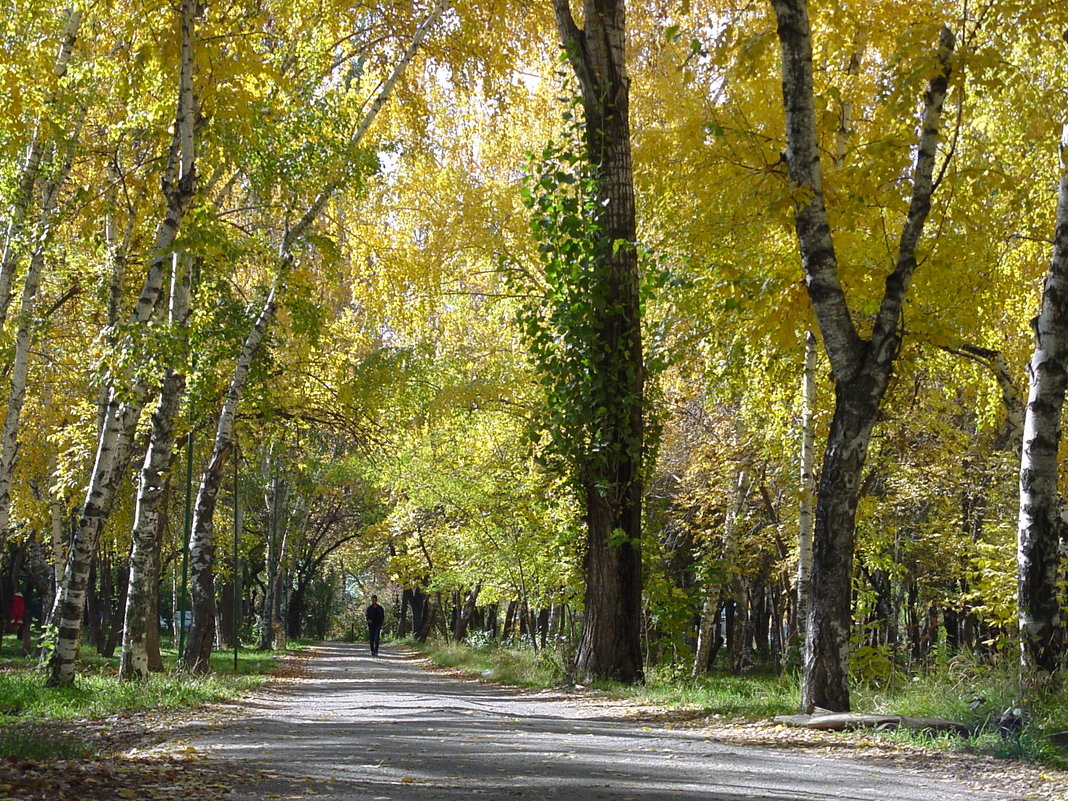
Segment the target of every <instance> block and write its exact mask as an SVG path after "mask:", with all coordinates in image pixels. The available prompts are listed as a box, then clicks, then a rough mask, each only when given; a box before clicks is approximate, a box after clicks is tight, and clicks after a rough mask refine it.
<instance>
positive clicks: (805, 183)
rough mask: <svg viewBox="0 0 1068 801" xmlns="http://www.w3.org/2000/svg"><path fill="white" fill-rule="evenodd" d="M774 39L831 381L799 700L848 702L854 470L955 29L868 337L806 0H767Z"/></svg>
mask: <svg viewBox="0 0 1068 801" xmlns="http://www.w3.org/2000/svg"><path fill="white" fill-rule="evenodd" d="M772 5H773V7H774V10H775V16H776V19H777V22H778V37H779V42H780V45H781V48H782V71H783V82H782V86H783V106H784V109H785V112H786V142H787V148H786V162H787V166H788V170H789V177H790V180H791V182H792V183H793V184H794V186H795V191H796V194H797V198H798V199H797V200H796V201H795V204H794V221H795V228H796V231H797V238H798V242H799V244H800V250H801V261H802V265H803V267H804V273H805V283H806V287H807V290H808V296H809V300H810V302H811V303H812V307H813V310H814V312H815V315H816V319H817V322H818V324H819V330H820V334H821V336H822V339H823V345H824V349H825V350H826V352H827V356H828V358H829V360H830V364H831V372H832V375H833V378H834V383H835V405H834V416H833V418H832V420H831V427H830V432H829V434H828V438H827V444H826V449H825V451H824V458H823V469H822V472H821V476H820V482H819V489H818V492H817V500H816V525H815V530H814V532H813V555H812V594H811V599H810V604H809V610H808V618H807V621H806V630H807V636H806V640H805V655H804V678H803V683H802V698H801V704H802V708H803V709H804V710H806V711H811V709H812V708H813V707H816V706H819V707H823V708H825V709H830V710H833V711H838V712H840V711H847V710H848V709H849V705H850V702H849V678H848V666H849V634H850V628H851V625H852V598H851V586H852V572H853V550H854V542H855V535H856V512H857V502H858V500H859V495H860V479H861V473H862V471H863V469H864V464H865V461H866V459H867V453H868V445H869V442H870V438H871V432H872V428H873V427H874V425H875V421H876V419H877V417H878V414H879V409H880V408H881V406H882V402H883V397H884V395H885V393H886V389H887V386H888V385H889V380H890V373H891V370H892V368H893V364H894V360H895V359H896V357H897V354H898V350H899V348H900V341H901V334H900V321H901V315H902V308H903V304H904V301H905V296H906V294H907V292H908V288H909V284H910V282H911V280H912V275H913V272H914V271H915V269H916V264H917V247H918V245H919V242H920V237H921V235H922V233H923V228H924V225H925V223H926V221H927V216H928V214H929V212H930V209H931V198H932V194H933V191H934V168H935V161H936V156H937V149H938V147H937V146H938V139H939V125H940V122H941V115H942V106H943V103H944V101H945V98H946V94H947V92H948V87H949V78H950V75H951V72H952V66H951V55H952V51H953V47H954V38H953V34H952V33H951V32H950V31H949V29H948V28H943V29H942V33H941V37H940V41H939V45H938V51H937V59H936V64H937V71H936V73H935V74H934V75H933V76H932V77H931V79H930V82H929V83H928V85H927V90H926V93H925V95H924V98H923V113H922V119H921V123H920V133H919V140H918V142H917V145H916V159H915V163H914V166H913V172H912V196H911V199H910V202H909V208H908V212H907V214H906V217H905V221H904V224H903V226H902V231H901V237H900V240H899V243H898V250H897V256H896V263H895V265H894V269H893V270H892V272H891V273H890V274H889V275H888V276H887V278H886V289H885V292H884V294H883V297H882V300H881V302H880V305H879V310H878V312H877V314H876V317H875V321H874V325H873V328H872V332H871V335H870V337H868V338H867V339H865V338H864V337H863V336H862V335H861V333H860V332H859V331H858V330H857V328H856V326H855V325H854V323H853V318H852V315H851V313H850V309H849V305H848V303H847V300H846V297H845V293H844V291H843V290H842V284H841V280H840V277H839V271H838V259H837V254H836V252H835V248H834V242H833V240H832V236H831V226H830V222H829V220H828V215H827V206H826V200H825V196H824V192H823V177H822V171H821V166H820V153H819V144H818V137H817V131H816V104H815V96H814V91H813V66H812V33H811V29H810V25H809V17H808V7H807V2H806V1H805V0H772Z"/></svg>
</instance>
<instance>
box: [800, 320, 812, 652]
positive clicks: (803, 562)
mask: <svg viewBox="0 0 1068 801" xmlns="http://www.w3.org/2000/svg"><path fill="white" fill-rule="evenodd" d="M801 397H802V400H801V497H800V503H799V507H800V508H799V509H798V537H797V633H798V637H799V639H800V640H802V641H803V640H804V638H805V622H806V619H807V616H808V604H809V596H810V595H811V592H812V530H813V525H812V524H813V520H814V518H815V511H816V508H815V507H816V431H815V424H814V422H813V419H812V415H813V410H814V409H815V407H816V336H815V334H813V333H812V332H811V331H809V332H808V336H806V337H805V368H804V378H803V387H802V393H801Z"/></svg>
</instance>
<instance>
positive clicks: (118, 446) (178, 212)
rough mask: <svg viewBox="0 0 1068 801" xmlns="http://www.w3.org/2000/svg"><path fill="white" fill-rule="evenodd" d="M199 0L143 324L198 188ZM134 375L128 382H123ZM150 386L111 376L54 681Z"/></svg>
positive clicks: (49, 656) (186, 6)
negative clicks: (196, 53)
mask: <svg viewBox="0 0 1068 801" xmlns="http://www.w3.org/2000/svg"><path fill="white" fill-rule="evenodd" d="M195 14H196V3H195V0H183V3H182V8H181V38H182V42H181V49H180V53H181V55H180V64H179V78H178V102H177V115H176V120H175V125H174V132H173V136H172V142H171V150H170V158H169V160H168V165H167V169H166V171H165V173H164V177H163V196H164V199H165V201H166V210H165V212H164V216H163V219H162V220H161V221H160V224H159V225H158V226H157V229H156V238H155V243H154V247H153V249H152V251H151V252H150V257H149V259H148V263H147V265H146V270H145V280H144V285H143V286H142V289H141V293H140V295H139V296H138V299H137V302H136V304H135V305H134V308H133V311H132V313H131V316H130V323H131V325H132V327H133V328H141V327H143V326H145V325H146V324H147V323H148V322H149V321H150V320H152V319H153V318H155V317H156V316H157V314H158V311H159V308H160V306H161V305H162V299H163V296H164V294H165V292H164V287H165V284H166V279H167V276H168V275H169V272H170V271H169V269H168V268H169V266H170V264H171V257H172V253H173V245H174V240H175V237H176V236H177V234H178V230H179V228H180V226H181V222H182V219H183V218H184V216H185V214H186V212H187V211H188V209H189V207H190V205H191V203H192V201H193V197H194V195H195V192H196V170H195V157H196V152H195V148H194V145H195V132H196V97H195V94H194V91H193V37H194V19H195ZM125 381H128V382H129V383H128V385H127V386H123V382H125ZM151 392H152V385H151V384H149V383H148V382H146V381H144V380H140V379H133V378H129V377H128V376H124V375H117V376H112V378H111V382H110V385H109V392H108V405H107V409H106V411H105V414H104V420H103V423H102V425H101V429H100V436H99V440H98V443H97V451H96V458H95V461H94V464H93V470H92V473H91V474H90V477H89V484H88V487H87V488H86V495H85V502H84V504H83V506H82V510H81V513H80V515H79V518H78V524H77V527H76V529H75V530H74V532H73V534H72V537H71V542H70V547H69V549H68V551H67V560H66V564H65V566H64V570H63V580H62V582H61V583H60V587H59V591H58V592H57V594H56V600H55V605H54V606H53V610H52V626H53V631H52V632H51V633H50V634H49V639H50V640H51V644H52V646H53V647H52V648H51V649H46V651H45V661H46V671H47V674H48V682H49V683H50V684H52V685H63V684H70V683H71V682H73V680H74V660H75V658H76V656H77V649H78V641H79V637H80V635H81V626H82V617H83V610H84V607H85V595H86V587H87V584H88V580H89V570H90V566H91V563H92V559H93V554H94V553H95V551H96V545H97V541H98V539H99V537H100V532H101V530H102V529H103V526H104V523H105V522H106V520H107V518H108V515H109V514H110V513H111V507H112V504H113V502H114V499H115V493H116V492H117V490H118V486H119V483H120V482H121V480H122V478H123V476H124V474H125V470H126V467H127V465H128V463H129V461H130V457H131V456H132V453H133V445H134V434H135V431H136V428H137V423H138V420H139V419H140V417H141V411H142V409H143V408H144V405H145V404H146V403H147V401H148V398H149V396H150V394H151Z"/></svg>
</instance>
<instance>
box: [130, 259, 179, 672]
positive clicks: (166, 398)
mask: <svg viewBox="0 0 1068 801" xmlns="http://www.w3.org/2000/svg"><path fill="white" fill-rule="evenodd" d="M192 267H193V260H192V257H190V256H189V255H188V254H183V255H182V256H178V255H177V254H175V256H174V260H173V276H172V278H171V308H170V323H171V325H172V326H173V327H175V328H176V329H177V330H184V329H185V328H186V326H187V324H188V320H189V306H190V290H191V283H192V282H191V273H192ZM184 393H185V375H184V374H183V373H182V372H180V371H178V370H174V369H172V368H169V367H168V368H167V371H166V374H165V375H164V378H163V386H162V387H161V388H160V393H159V403H158V405H157V407H156V410H155V412H154V413H153V414H152V433H151V436H150V439H149V444H148V451H147V452H146V453H145V460H144V463H143V465H142V467H141V478H140V483H139V486H138V492H137V503H136V507H135V510H134V523H133V534H132V539H133V548H132V551H131V552H130V578H129V584H130V589H129V593H128V595H127V598H126V609H125V621H126V622H125V628H124V634H123V639H122V658H121V660H120V665H119V675H120V676H121V677H122V678H123V679H126V680H130V679H145V678H148V674H149V660H148V634H149V627H150V625H151V623H150V618H151V619H155V618H156V617H157V614H156V607H155V605H154V604H153V598H154V597H155V592H154V587H155V585H156V584H157V576H158V575H159V568H158V564H159V553H158V550H157V543H158V537H159V530H160V526H161V523H162V516H163V510H164V500H165V491H166V484H167V474H168V472H169V471H170V468H171V464H172V462H173V460H174V444H175V431H174V428H175V419H176V418H177V416H178V410H179V408H180V406H181V403H182V396H183V395H184Z"/></svg>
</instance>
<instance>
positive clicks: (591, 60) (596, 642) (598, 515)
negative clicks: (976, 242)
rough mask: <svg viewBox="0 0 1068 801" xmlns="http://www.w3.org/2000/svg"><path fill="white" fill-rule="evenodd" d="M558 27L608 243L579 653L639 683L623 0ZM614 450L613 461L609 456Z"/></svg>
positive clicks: (583, 669) (639, 426)
mask: <svg viewBox="0 0 1068 801" xmlns="http://www.w3.org/2000/svg"><path fill="white" fill-rule="evenodd" d="M553 7H554V10H555V14H556V23H557V29H558V31H559V34H560V41H561V44H562V45H563V48H564V50H565V52H566V53H567V58H568V60H569V62H570V63H571V66H572V67H573V69H574V71H575V74H576V76H577V77H578V81H579V86H580V88H581V101H582V110H583V114H584V117H585V127H584V136H585V145H586V152H587V157H588V158H589V162H590V165H591V167H592V168H593V171H594V176H595V181H596V183H595V190H594V191H595V193H596V195H597V200H598V201H599V206H600V207H601V209H603V211H602V212H601V215H600V220H599V223H600V225H601V226H602V230H601V231H600V232H599V234H600V237H601V239H602V241H603V243H604V245H603V247H602V250H601V252H600V254H599V257H598V258H595V259H594V261H593V263H592V268H593V269H594V270H595V271H596V273H597V275H596V277H595V278H594V281H595V287H594V289H595V292H596V297H594V298H591V299H590V302H589V306H588V309H587V313H588V315H589V320H588V325H589V326H590V327H591V329H592V336H591V338H590V341H589V343H588V344H589V345H590V349H589V356H590V360H589V366H588V369H589V371H590V373H591V374H592V376H593V380H594V382H595V384H596V385H597V387H598V392H597V394H598V395H599V397H600V399H601V401H602V403H597V404H596V405H595V408H594V409H593V410H591V411H593V412H594V413H595V414H597V415H598V419H597V420H596V422H595V423H594V427H595V428H596V429H597V432H596V434H595V435H594V436H593V438H592V440H591V442H590V444H589V447H590V450H591V452H590V453H588V454H586V455H582V454H580V455H579V465H578V468H579V475H580V480H581V482H582V484H583V488H584V494H585V504H586V530H587V539H586V544H585V546H586V549H585V557H584V569H585V578H586V591H585V613H584V618H583V629H582V637H581V639H580V640H579V645H578V651H577V653H576V656H575V666H574V675H575V676H576V677H578V678H583V679H588V678H606V679H616V680H619V681H623V682H636V681H640V680H641V679H642V678H643V665H642V649H641V591H642V585H641V524H642V477H641V471H642V451H643V447H644V424H643V390H644V387H643V384H644V365H643V354H642V338H641V312H640V301H639V289H638V253H637V250H636V247H635V212H634V175H633V170H632V167H631V150H630V119H629V115H630V111H629V106H630V96H629V90H630V78H629V77H628V76H627V69H626V30H627V29H626V11H625V3H624V2H623V0H584V3H583V21H584V25H585V28H582V29H580V28H579V27H578V25H577V24H576V22H575V19H574V17H573V15H572V12H571V4H570V0H553ZM605 452H607V453H608V454H610V456H609V457H608V458H603V456H602V455H603V454H604V453H605Z"/></svg>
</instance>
